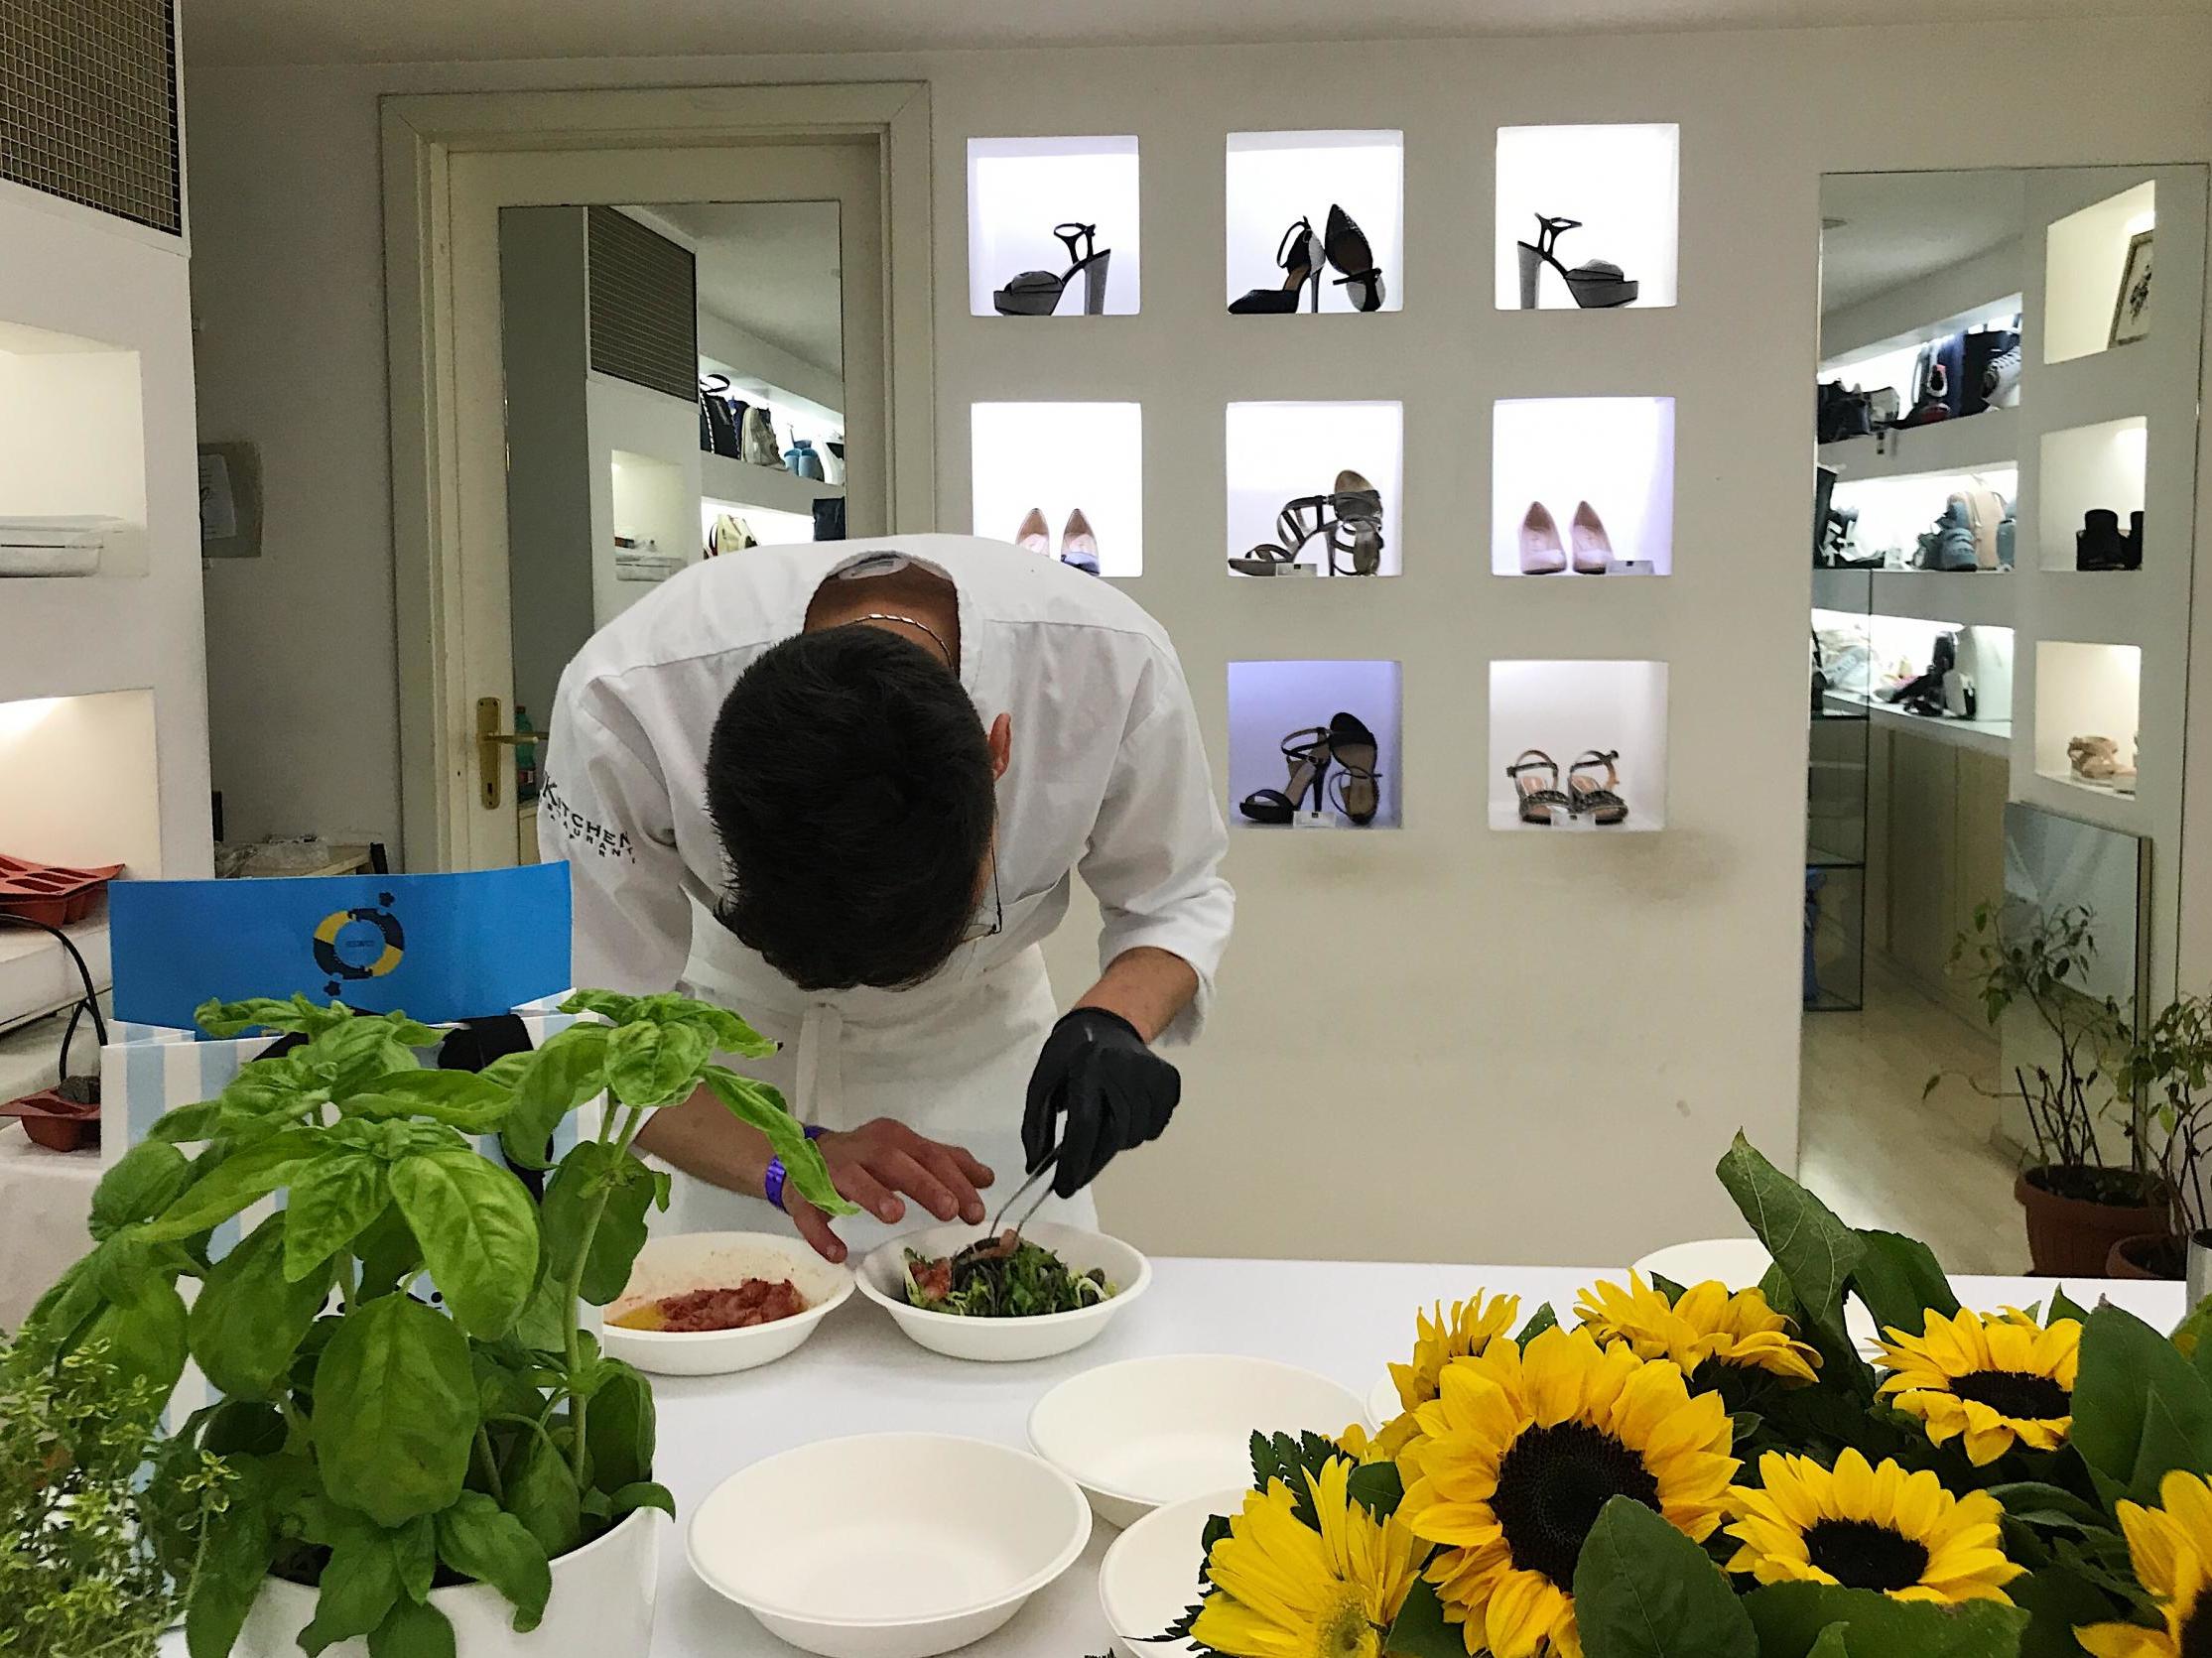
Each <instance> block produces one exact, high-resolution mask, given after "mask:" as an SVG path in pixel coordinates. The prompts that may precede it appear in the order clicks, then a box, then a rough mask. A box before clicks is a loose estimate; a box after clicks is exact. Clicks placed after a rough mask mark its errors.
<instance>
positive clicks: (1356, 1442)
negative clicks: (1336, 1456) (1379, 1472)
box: [1337, 1411, 1420, 1467]
mask: <svg viewBox="0 0 2212 1658" xmlns="http://www.w3.org/2000/svg"><path fill="white" fill-rule="evenodd" d="M1419 1432H1420V1424H1419V1423H1418V1422H1417V1421H1416V1420H1415V1419H1414V1415H1413V1413H1412V1412H1411V1411H1407V1412H1405V1413H1404V1414H1403V1415H1400V1416H1394V1417H1392V1418H1391V1419H1390V1420H1389V1421H1388V1422H1386V1423H1384V1424H1383V1425H1382V1431H1381V1432H1380V1433H1378V1434H1370V1433H1368V1432H1367V1429H1366V1424H1365V1423H1362V1422H1355V1423H1353V1424H1352V1426H1351V1427H1349V1428H1347V1429H1345V1431H1344V1432H1343V1433H1341V1434H1339V1435H1338V1436H1337V1449H1338V1450H1339V1451H1342V1452H1343V1453H1344V1454H1345V1455H1346V1456H1347V1457H1350V1458H1351V1459H1352V1460H1353V1461H1354V1462H1355V1463H1358V1464H1360V1465H1362V1466H1363V1467H1365V1466H1366V1464H1368V1463H1394V1462H1396V1461H1397V1460H1398V1453H1399V1452H1401V1451H1403V1450H1404V1449H1405V1448H1406V1446H1407V1445H1409V1444H1410V1443H1411V1442H1412V1439H1413V1436H1414V1435H1415V1434H1417V1433H1419Z"/></svg>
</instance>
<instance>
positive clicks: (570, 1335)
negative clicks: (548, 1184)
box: [563, 1105, 645, 1487]
mask: <svg viewBox="0 0 2212 1658" xmlns="http://www.w3.org/2000/svg"><path fill="white" fill-rule="evenodd" d="M613 1120H614V1119H613V1113H612V1112H609V1113H607V1115H606V1116H605V1117H604V1118H603V1119H602V1120H601V1122H600V1125H599V1131H600V1134H601V1135H602V1140H601V1143H602V1144H611V1145H612V1146H613V1147H614V1149H615V1150H616V1151H617V1152H618V1153H620V1154H621V1155H622V1156H625V1157H626V1156H628V1155H629V1150H630V1142H631V1141H632V1140H634V1139H636V1138H637V1131H638V1129H639V1128H641V1127H643V1126H644V1123H645V1110H644V1107H642V1106H638V1105H632V1106H631V1107H629V1109H628V1112H627V1114H626V1115H625V1116H624V1117H623V1119H622V1126H621V1128H620V1129H619V1130H618V1131H616V1133H615V1135H614V1137H613V1139H612V1140H611V1141H609V1140H606V1139H604V1138H603V1136H604V1135H605V1134H606V1131H607V1129H608V1127H609V1126H610V1125H611V1124H612V1122H613ZM607 1196H608V1195H607V1194H606V1193H604V1192H602V1193H600V1194H599V1199H598V1202H597V1203H595V1204H593V1205H592V1206H591V1212H590V1215H589V1217H588V1218H587V1219H586V1221H585V1222H584V1235H583V1236H582V1237H581V1238H580V1239H579V1240H578V1242H577V1252H576V1264H575V1265H574V1266H572V1267H571V1268H570V1269H569V1285H568V1290H569V1293H568V1296H567V1298H566V1302H565V1305H564V1308H563V1317H564V1318H565V1319H566V1320H567V1321H568V1329H567V1330H566V1331H565V1332H564V1351H565V1352H566V1353H567V1356H568V1361H569V1374H568V1385H569V1388H570V1390H571V1392H572V1393H573V1394H574V1398H573V1400H572V1402H571V1404H570V1406H569V1420H570V1424H571V1426H572V1427H573V1429H574V1430H575V1434H574V1441H573V1443H572V1444H571V1445H570V1447H569V1466H570V1467H571V1468H572V1469H573V1470H574V1471H575V1473H576V1482H577V1484H578V1485H579V1486H580V1487H582V1486H583V1485H585V1483H586V1480H585V1474H586V1462H587V1461H588V1459H589V1456H590V1453H589V1451H588V1450H587V1449H586V1445H585V1429H586V1426H587V1425H588V1424H587V1419H588V1417H589V1415H590V1409H591V1401H590V1400H589V1399H587V1398H586V1397H585V1396H584V1395H583V1394H582V1393H579V1392H576V1391H575V1390H576V1382H577V1373H578V1372H579V1371H580V1370H582V1369H583V1368H584V1337H583V1324H582V1321H580V1320H579V1319H578V1317H577V1308H578V1306H579V1305H580V1304H581V1303H582V1302H583V1300H584V1268H585V1263H586V1262H587V1261H589V1260H590V1258H591V1240H592V1238H593V1237H595V1236H596V1235H597V1233H598V1230H599V1220H600V1218H601V1217H602V1216H603V1215H604V1214H605V1213H606V1204H607Z"/></svg>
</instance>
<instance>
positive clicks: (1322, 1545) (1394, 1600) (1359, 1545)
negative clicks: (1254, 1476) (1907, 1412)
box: [1191, 1458, 1428, 1658]
mask: <svg viewBox="0 0 2212 1658" xmlns="http://www.w3.org/2000/svg"><path fill="white" fill-rule="evenodd" d="M1351 1478H1352V1464H1351V1463H1349V1462H1347V1461H1345V1460H1344V1459H1343V1458H1331V1459H1330V1460H1329V1461H1328V1462H1327V1463H1324V1464H1323V1465H1322V1467H1321V1472H1320V1473H1319V1474H1318V1475H1317V1474H1312V1473H1308V1474H1307V1475H1306V1476H1305V1479H1306V1490H1307V1493H1308V1495H1310V1496H1311V1497H1312V1499H1313V1506H1314V1513H1315V1516H1316V1518H1317V1519H1318V1520H1319V1522H1320V1529H1319V1530H1318V1531H1316V1530H1315V1529H1314V1528H1313V1527H1311V1526H1308V1525H1306V1524H1305V1523H1304V1522H1302V1521H1301V1520H1299V1519H1298V1518H1297V1515H1296V1512H1295V1510H1296V1507H1297V1499H1296V1498H1295V1497H1294V1496H1293V1495H1292V1493H1291V1489H1290V1487H1289V1486H1288V1485H1286V1484H1284V1483H1283V1482H1282V1481H1281V1480H1279V1479H1278V1480H1275V1481H1274V1482H1273V1483H1271V1484H1270V1485H1269V1486H1268V1487H1267V1489H1266V1490H1265V1491H1253V1492H1251V1493H1249V1494H1248V1495H1247V1496H1246V1497H1245V1498H1244V1507H1243V1512H1242V1513H1240V1514H1238V1515H1237V1516H1236V1518H1235V1519H1233V1520H1231V1521H1230V1522H1229V1535H1228V1536H1227V1537H1225V1538H1223V1539H1222V1540H1221V1541H1220V1542H1218V1543H1216V1544H1215V1545H1214V1548H1213V1552H1212V1553H1211V1554H1210V1555H1208V1557H1207V1563H1206V1577H1207V1581H1208V1582H1209V1583H1211V1584H1212V1585H1213V1586H1214V1593H1213V1594H1210V1595H1208V1596H1207V1597H1206V1602H1205V1604H1204V1605H1203V1606H1201V1607H1200V1609H1199V1614H1198V1619H1197V1621H1196V1622H1195V1623H1194V1624H1192V1626H1191V1638H1192V1640H1194V1641H1196V1642H1197V1643H1199V1644H1200V1645H1202V1646H1207V1647H1211V1648H1213V1650H1214V1651H1216V1652H1221V1653H1228V1654H1230V1655H1232V1658H1380V1654H1381V1651H1382V1637H1383V1635H1384V1634H1385V1633H1387V1632H1388V1630H1389V1627H1390V1625H1391V1624H1392V1623H1393V1622H1395V1621H1396V1619H1397V1615H1398V1610H1399V1608H1400V1607H1402V1606H1403V1605H1404V1604H1405V1596H1406V1592H1407V1591H1409V1590H1410V1589H1412V1587H1413V1583H1414V1580H1415V1579H1416V1578H1417V1577H1419V1576H1420V1570H1421V1558H1422V1557H1423V1556H1424V1555H1425V1554H1427V1553H1428V1547H1427V1545H1426V1544H1424V1543H1421V1542H1419V1541H1418V1540H1417V1539H1415V1537H1414V1536H1413V1534H1412V1533H1411V1532H1410V1531H1408V1530H1407V1529H1406V1527H1405V1523H1404V1522H1403V1521H1402V1520H1399V1519H1397V1518H1396V1517H1395V1516H1393V1517H1391V1518H1389V1519H1376V1518H1375V1516H1374V1515H1373V1514H1372V1513H1371V1512H1370V1511H1369V1510H1368V1509H1367V1507H1366V1504H1364V1503H1361V1502H1357V1501H1355V1500H1354V1499H1353V1497H1352V1493H1351Z"/></svg>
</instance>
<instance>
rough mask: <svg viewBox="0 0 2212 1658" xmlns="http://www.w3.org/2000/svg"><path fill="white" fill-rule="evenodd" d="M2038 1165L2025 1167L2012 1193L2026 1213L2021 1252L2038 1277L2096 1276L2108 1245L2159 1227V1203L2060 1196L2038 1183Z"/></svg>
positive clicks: (2162, 1223)
mask: <svg viewBox="0 0 2212 1658" xmlns="http://www.w3.org/2000/svg"><path fill="white" fill-rule="evenodd" d="M2043 1173H2044V1171H2042V1170H2040V1169H2025V1170H2022V1171H2021V1172H2020V1176H2019V1178H2018V1179H2017V1180H2016V1181H2015V1182H2014V1183H2013V1196H2014V1197H2015V1198H2017V1199H2018V1200H2019V1205H2020V1208H2021V1209H2022V1210H2023V1211H2025V1212H2026V1216H2027V1254H2028V1259H2029V1261H2030V1263H2031V1264H2032V1268H2033V1270H2034V1272H2035V1273H2036V1275H2037V1276H2038V1277H2046V1278H2064V1277H2071V1278H2102V1277H2103V1276H2105V1271H2106V1266H2105V1263H2106V1261H2107V1260H2108V1259H2109V1258H2110V1256H2111V1255H2112V1249H2113V1245H2114V1244H2116V1243H2118V1242H2119V1241H2120V1240H2121V1239H2122V1238H2130V1237H2141V1236H2143V1235H2145V1234H2147V1233H2150V1232H2163V1231H2164V1229H2165V1228H2166V1226H2167V1223H2168V1219H2167V1212H2166V1206H2165V1205H2164V1204H2163V1203H2143V1204H2099V1203H2092V1202H2090V1201H2089V1200H2088V1199H2086V1198H2068V1197H2062V1196H2061V1195H2059V1194H2058V1193H2056V1192H2051V1191H2048V1190H2046V1189H2045V1188H2044V1187H2043V1186H2041V1185H2040V1184H2038V1182H2037V1179H2036V1177H2037V1176H2039V1175H2041V1174H2043Z"/></svg>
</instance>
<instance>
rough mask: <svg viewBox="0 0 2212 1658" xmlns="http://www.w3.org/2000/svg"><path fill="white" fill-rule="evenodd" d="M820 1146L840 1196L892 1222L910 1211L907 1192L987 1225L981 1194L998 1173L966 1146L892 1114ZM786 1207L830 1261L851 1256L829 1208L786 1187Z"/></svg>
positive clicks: (950, 1215)
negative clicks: (824, 1209) (826, 1210)
mask: <svg viewBox="0 0 2212 1658" xmlns="http://www.w3.org/2000/svg"><path fill="white" fill-rule="evenodd" d="M815 1148H816V1149H817V1150H818V1151H820V1152H821V1153H822V1161H823V1162H824V1163H826V1164H827V1165H829V1169H830V1181H831V1184H832V1185H834V1186H836V1187H837V1189H838V1194H839V1196H841V1197H843V1198H846V1199H848V1200H849V1201H851V1202H852V1203H855V1204H858V1205H859V1206H860V1208H862V1209H863V1210H865V1211H866V1212H868V1213H870V1214H872V1215H874V1216H875V1218H876V1219H878V1220H881V1221H883V1222H884V1223H885V1224H887V1225H896V1224H897V1223H898V1222H899V1221H900V1220H902V1219H904V1218H905V1217H906V1204H905V1203H904V1201H903V1199H904V1198H911V1199H913V1200H914V1201H915V1202H916V1203H918V1204H920V1205H921V1206H922V1207H923V1208H924V1209H926V1210H928V1211H929V1212H930V1213H932V1214H934V1215H936V1216H937V1218H938V1219H940V1220H956V1219H958V1220H965V1221H967V1222H968V1223H969V1224H970V1225H980V1224H981V1223H982V1219H983V1200H982V1197H981V1196H980V1194H981V1193H982V1192H983V1191H984V1190H985V1189H986V1188H988V1187H989V1185H990V1183H991V1182H992V1181H993V1180H994V1179H995V1178H996V1177H995V1176H994V1175H993V1174H992V1173H991V1171H990V1170H989V1169H987V1168H986V1167H984V1166H983V1165H982V1164H980V1163H978V1162H976V1159H975V1158H973V1157H971V1156H969V1154H968V1153H967V1152H966V1151H964V1150H962V1149H961V1148H960V1147H959V1146H955V1145H948V1144H946V1143H945V1142H944V1141H942V1140H932V1139H928V1138H926V1137H924V1136H923V1135H920V1134H917V1133H915V1132H914V1130H913V1129H911V1128H909V1127H907V1126H906V1124H904V1123H903V1122H898V1121H896V1120H894V1119H893V1118H890V1117H877V1118H876V1119H875V1120H874V1121H873V1122H869V1123H863V1124H861V1125H860V1126H859V1127H858V1128H854V1129H850V1130H848V1131H846V1132H844V1133H833V1134H825V1135H823V1136H822V1138H821V1139H819V1140H817V1141H816V1142H815ZM784 1208H785V1210H786V1211H787V1212H789V1213H790V1215H791V1218H792V1221H793V1223H794V1224H796V1225H797V1226H798V1228H799V1235H800V1236H801V1237H803V1238H805V1239H806V1240H807V1242H808V1243H809V1244H810V1245H812V1246H813V1249H814V1251H815V1253H816V1254H818V1255H820V1256H822V1257H823V1259H825V1260H828V1261H843V1260H844V1259H845V1255H846V1248H845V1244H844V1242H843V1241H842V1240H841V1239H840V1238H839V1237H838V1235H837V1233H836V1232H835V1231H833V1230H832V1229H831V1227H830V1217H829V1216H828V1215H826V1214H824V1213H823V1212H821V1211H820V1210H818V1209H816V1208H815V1207H814V1205H812V1204H810V1203H808V1202H807V1201H806V1200H805V1199H804V1198H802V1197H800V1196H799V1195H798V1193H796V1192H787V1193H786V1194H785V1197H784Z"/></svg>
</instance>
